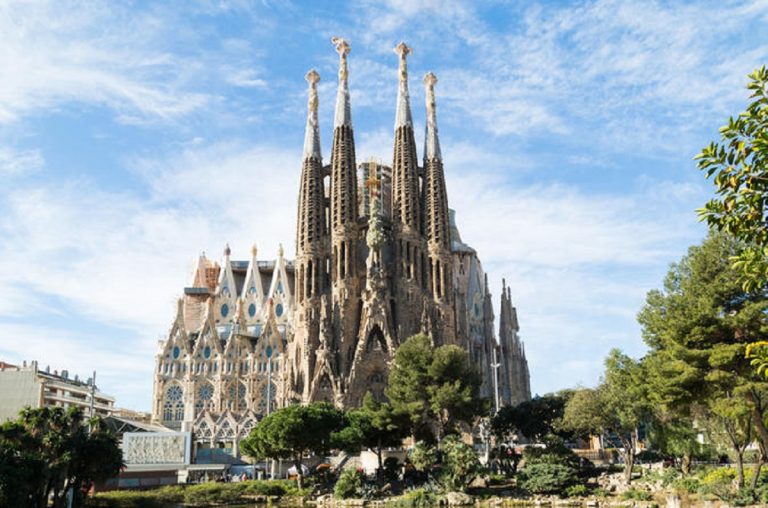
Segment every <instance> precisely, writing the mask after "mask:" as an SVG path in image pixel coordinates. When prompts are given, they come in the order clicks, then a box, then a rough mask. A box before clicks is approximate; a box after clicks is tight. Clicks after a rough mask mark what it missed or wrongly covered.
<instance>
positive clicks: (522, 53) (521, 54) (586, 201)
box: [0, 0, 768, 410]
mask: <svg viewBox="0 0 768 508" xmlns="http://www.w3.org/2000/svg"><path fill="white" fill-rule="evenodd" d="M767 22H768V2H766V1H764V0H754V1H752V2H725V1H712V2H650V1H641V0H624V1H582V2H573V3H569V2H505V1H490V2H472V1H467V2H451V3H449V2H437V1H430V0H423V1H417V0H390V1H387V2H377V1H364V0H363V1H351V2H343V3H342V2H339V3H336V2H298V1H295V2H292V1H274V2H273V1H266V0H265V1H263V2H247V1H241V2H238V1H232V2H227V1H218V2H213V1H211V2H203V1H200V2H181V1H179V2H164V3H157V2H138V1H134V2H111V1H110V2H101V3H99V2H83V3H80V2H70V1H53V0H52V1H50V2H46V1H17V0H6V1H4V2H2V3H0V69H2V71H0V73H1V74H2V75H1V76H0V359H3V360H6V361H10V362H20V361H22V360H31V359H37V360H38V361H39V362H40V364H41V365H42V366H44V365H50V366H51V368H52V369H59V370H60V369H64V368H67V369H69V371H70V372H77V373H80V374H81V375H86V374H87V373H89V372H90V371H91V370H92V369H97V370H98V378H99V381H100V382H99V384H100V387H101V388H102V389H103V390H105V391H107V392H108V393H112V394H114V395H116V396H117V398H118V404H119V405H121V406H125V407H130V408H135V409H143V410H148V409H149V403H150V398H151V390H152V369H153V363H154V354H155V351H156V347H157V340H158V339H159V338H161V337H162V336H163V335H164V333H165V332H166V330H167V329H168V327H169V326H170V324H171V321H172V319H173V313H174V302H175V300H176V298H178V297H179V295H180V292H181V290H182V288H183V286H184V285H185V284H187V283H188V280H189V275H190V270H191V267H192V260H193V258H194V257H195V256H196V255H198V254H199V252H200V251H206V252H207V253H209V254H210V255H212V256H214V257H218V256H219V255H220V253H221V251H222V249H223V246H224V244H225V243H226V242H229V243H230V244H231V246H232V250H233V256H234V257H235V258H243V259H245V258H247V256H248V251H249V250H248V249H249V246H250V245H251V244H252V243H254V242H255V243H257V244H258V246H259V250H260V257H263V258H269V257H273V256H275V255H276V253H277V248H278V243H279V242H283V243H284V244H285V246H286V250H287V252H288V253H289V254H290V255H292V252H293V249H294V246H293V241H294V236H295V233H294V231H295V229H294V228H295V224H294V222H295V205H296V196H297V191H298V175H299V169H300V158H301V149H302V142H303V127H304V121H305V118H304V115H305V108H306V96H305V93H306V83H305V81H304V74H305V73H306V72H307V71H308V70H309V69H311V68H316V69H317V70H318V72H320V74H321V76H322V81H321V84H320V122H321V137H322V144H323V150H324V154H326V156H327V155H328V154H329V153H330V150H329V146H330V141H331V125H332V108H333V104H332V103H333V100H334V90H335V81H336V65H337V55H336V53H335V52H334V50H333V46H332V45H331V43H330V38H331V37H332V36H334V35H339V36H343V37H345V38H347V39H348V40H349V41H350V44H351V46H352V52H351V54H350V57H349V59H350V64H349V65H350V88H351V91H352V115H353V123H354V127H355V135H356V139H357V154H358V158H359V159H360V160H363V159H367V158H369V157H377V158H379V159H381V160H382V161H384V162H387V161H389V160H390V159H391V153H392V148H391V143H392V128H393V122H394V113H395V112H394V106H395V97H396V92H397V68H396V67H397V57H396V55H395V54H394V53H393V52H392V48H393V47H394V46H395V45H396V44H397V43H398V42H399V41H400V40H404V41H406V42H407V43H408V44H409V45H410V46H412V47H413V54H412V55H411V57H410V59H409V69H410V73H411V74H410V75H411V91H412V106H413V109H414V121H415V124H416V129H417V133H418V135H419V139H421V133H422V132H423V126H424V107H423V103H424V95H423V87H422V85H421V78H422V76H423V75H424V73H425V72H427V71H430V70H431V71H433V72H435V74H437V76H438V78H439V83H438V85H437V108H438V122H439V125H440V133H441V142H442V148H443V156H444V160H445V167H446V171H447V184H448V194H449V200H450V203H451V206H452V207H453V208H455V209H456V210H457V220H458V223H459V227H460V230H461V233H462V236H463V239H464V240H465V241H466V242H467V243H470V244H471V245H473V246H474V247H475V248H476V249H477V250H478V251H479V253H480V256H481V259H482V261H483V263H484V266H485V268H486V270H487V271H488V272H489V273H490V277H491V282H492V289H493V292H494V294H495V295H496V297H498V294H499V289H500V286H501V278H502V277H506V278H507V281H508V284H509V285H510V286H511V288H512V298H513V301H514V303H515V305H516V306H517V308H518V312H519V316H520V323H521V327H522V330H521V333H522V336H523V338H524V340H525V342H526V350H527V352H528V358H529V363H530V368H531V378H532V388H533V391H534V392H538V393H544V392H548V391H551V390H556V389H559V388H564V387H568V386H574V385H577V384H583V385H590V384H593V383H594V382H595V381H596V380H597V379H598V377H599V375H600V372H601V370H602V359H603V357H604V356H605V354H606V353H607V351H608V350H609V349H610V348H611V347H620V348H622V349H623V350H625V351H627V352H628V353H630V354H633V355H641V354H642V352H643V349H644V348H643V344H642V340H641V339H640V330H639V327H638V325H637V324H636V321H635V315H636V313H637V312H638V310H639V309H640V307H641V305H642V303H643V301H644V297H645V293H646V292H647V291H648V290H649V289H651V288H654V287H658V286H659V285H660V283H661V280H662V278H663V276H664V274H665V273H666V270H667V268H668V265H669V263H670V262H673V261H675V260H677V259H679V257H680V256H682V255H683V254H684V253H685V250H686V248H687V247H688V246H689V245H691V244H693V243H696V242H698V241H700V239H701V238H702V237H703V235H704V234H705V229H704V227H703V226H702V225H701V224H700V223H698V221H697V218H696V215H695V213H694V210H695V209H696V208H697V207H699V206H701V205H702V203H703V202H704V201H705V200H706V199H707V197H708V195H709V194H710V192H711V188H710V185H709V184H708V183H707V182H705V181H704V180H703V179H702V176H701V174H699V172H698V171H697V170H696V169H695V164H694V162H693V161H692V157H693V155H695V154H696V153H697V152H698V150H699V149H700V148H701V147H703V146H704V145H705V144H707V143H708V142H709V141H710V140H711V139H713V138H715V137H716V136H717V129H718V127H719V126H720V125H722V124H723V123H724V122H725V120H726V119H727V117H728V116H729V115H731V114H735V113H738V112H739V111H741V110H742V109H743V108H744V106H745V104H746V100H747V92H746V90H745V88H744V85H745V84H746V75H747V74H748V73H749V72H750V71H751V70H752V69H753V68H755V67H757V66H759V65H761V64H764V63H766V60H768V39H766V38H765V37H764V33H765V27H766V23H767ZM420 143H421V142H419V144H420ZM496 304H497V307H498V302H496Z"/></svg>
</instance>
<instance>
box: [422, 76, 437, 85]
mask: <svg viewBox="0 0 768 508" xmlns="http://www.w3.org/2000/svg"><path fill="white" fill-rule="evenodd" d="M435 83H437V76H435V75H434V74H433V73H431V72H428V73H426V74H425V75H424V84H425V85H426V86H427V88H434V87H435Z"/></svg>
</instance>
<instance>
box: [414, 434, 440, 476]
mask: <svg viewBox="0 0 768 508" xmlns="http://www.w3.org/2000/svg"><path fill="white" fill-rule="evenodd" d="M410 457H411V463H412V464H413V467H415V468H416V469H418V470H419V471H423V472H425V473H426V472H428V471H429V470H430V469H432V467H433V466H434V465H435V464H436V463H437V450H436V449H435V447H434V446H430V445H428V444H427V443H425V442H424V441H419V442H418V443H416V445H415V446H414V447H413V449H411V453H410Z"/></svg>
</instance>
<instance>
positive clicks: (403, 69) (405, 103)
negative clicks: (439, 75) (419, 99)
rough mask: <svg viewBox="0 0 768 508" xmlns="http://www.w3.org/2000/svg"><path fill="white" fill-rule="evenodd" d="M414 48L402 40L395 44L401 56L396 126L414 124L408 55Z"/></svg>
mask: <svg viewBox="0 0 768 508" xmlns="http://www.w3.org/2000/svg"><path fill="white" fill-rule="evenodd" d="M412 51H413V50H412V49H411V48H409V47H408V46H406V45H405V43H404V42H401V43H400V44H398V45H397V46H395V53H397V55H398V56H399V57H400V72H399V76H400V86H399V87H398V89H397V114H396V116H395V128H397V127H404V126H409V127H410V126H412V125H413V121H412V120H411V104H410V98H409V96H408V62H407V61H406V57H407V56H408V55H409V54H410V53H411V52H412Z"/></svg>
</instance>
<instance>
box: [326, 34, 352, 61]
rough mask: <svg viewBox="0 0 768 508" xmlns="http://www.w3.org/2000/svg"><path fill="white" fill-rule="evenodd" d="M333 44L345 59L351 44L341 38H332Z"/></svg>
mask: <svg viewBox="0 0 768 508" xmlns="http://www.w3.org/2000/svg"><path fill="white" fill-rule="evenodd" d="M331 42H332V43H333V45H334V46H336V52H337V53H338V54H339V55H341V57H342V58H344V57H345V56H346V55H347V54H348V53H349V50H350V47H349V43H348V42H347V41H346V39H342V38H341V37H332V38H331Z"/></svg>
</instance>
